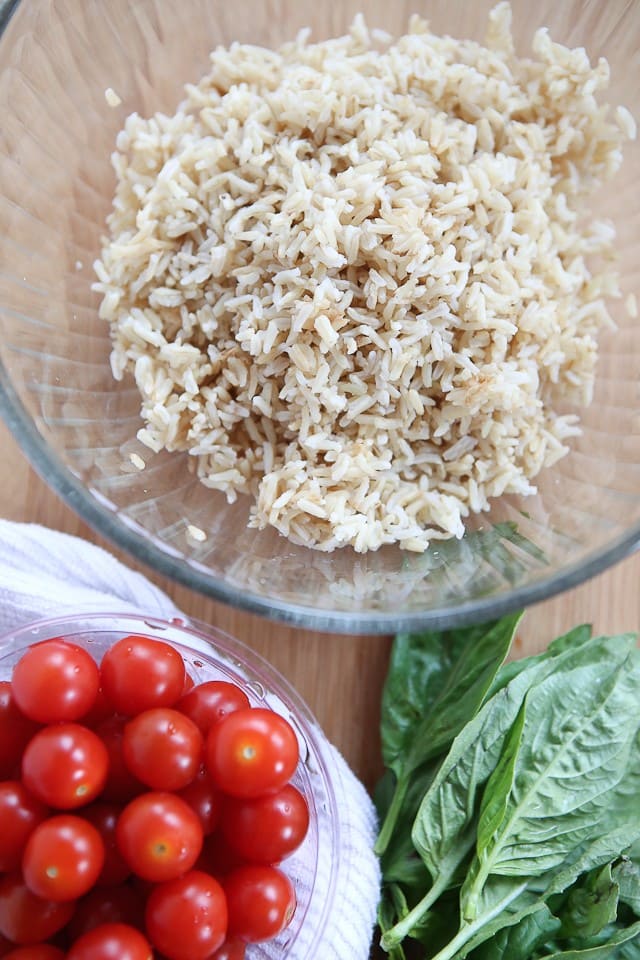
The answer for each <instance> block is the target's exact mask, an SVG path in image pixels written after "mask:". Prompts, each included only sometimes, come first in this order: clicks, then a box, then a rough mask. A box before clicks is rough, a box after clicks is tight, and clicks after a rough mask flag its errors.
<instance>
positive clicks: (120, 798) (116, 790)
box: [96, 716, 144, 803]
mask: <svg viewBox="0 0 640 960" xmlns="http://www.w3.org/2000/svg"><path fill="white" fill-rule="evenodd" d="M127 723H128V720H127V718H126V717H120V716H111V717H109V718H108V719H107V720H103V721H102V723H99V724H98V726H97V727H96V734H97V735H98V736H99V737H100V739H101V740H102V742H103V743H104V745H105V747H106V749H107V754H108V755H109V770H108V773H107V781H106V783H105V785H104V788H103V790H102V798H103V799H104V800H110V801H116V802H119V803H125V802H127V801H129V800H133V798H134V797H137V796H138V794H140V793H142V792H143V791H144V784H142V783H140V781H139V780H138V778H137V777H134V775H133V774H132V773H131V771H130V770H129V769H128V767H127V765H126V764H125V762H124V756H123V754H122V743H123V740H124V728H125V726H126V725H127Z"/></svg>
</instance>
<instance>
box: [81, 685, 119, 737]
mask: <svg viewBox="0 0 640 960" xmlns="http://www.w3.org/2000/svg"><path fill="white" fill-rule="evenodd" d="M114 713H115V710H114V709H113V704H112V703H110V702H109V701H108V700H107V698H106V697H105V695H104V690H103V689H102V687H100V688H99V690H98V693H97V696H96V699H95V700H94V702H93V706H92V707H91V710H89V712H88V713H86V714H85V715H84V717H83V718H82V725H83V726H84V727H90V728H91V729H92V730H95V729H96V727H97V726H99V725H100V724H101V723H104V721H105V720H108V719H109V718H110V717H112V716H113V715H114Z"/></svg>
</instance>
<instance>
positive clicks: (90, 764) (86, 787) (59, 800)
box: [22, 723, 109, 810]
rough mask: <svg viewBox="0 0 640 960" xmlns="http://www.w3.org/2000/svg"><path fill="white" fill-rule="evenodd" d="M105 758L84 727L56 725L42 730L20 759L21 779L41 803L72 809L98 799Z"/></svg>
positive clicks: (97, 740)
mask: <svg viewBox="0 0 640 960" xmlns="http://www.w3.org/2000/svg"><path fill="white" fill-rule="evenodd" d="M108 764H109V756H108V754H107V750H106V747H105V745H104V744H103V742H102V740H100V738H99V737H98V736H96V734H95V733H93V731H92V730H89V729H88V727H82V726H80V724H77V723H60V724H55V725H53V726H50V727H44V728H43V729H42V730H39V731H38V733H36V735H35V737H33V739H32V740H31V741H30V743H29V744H28V746H27V748H26V750H25V751H24V755H23V757H22V779H23V781H24V783H25V786H26V787H27V789H29V790H30V791H31V793H33V794H34V796H36V797H38V798H39V799H40V800H42V801H43V803H47V804H49V806H50V807H55V808H56V809H60V810H72V809H74V808H75V807H81V806H83V805H84V804H86V803H90V802H91V801H92V800H93V799H95V797H97V796H98V794H99V793H100V791H101V790H102V788H103V786H104V784H105V781H106V779H107V769H108Z"/></svg>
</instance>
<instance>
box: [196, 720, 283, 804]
mask: <svg viewBox="0 0 640 960" xmlns="http://www.w3.org/2000/svg"><path fill="white" fill-rule="evenodd" d="M205 763H206V766H207V770H208V771H209V776H210V777H211V779H212V780H213V782H214V783H215V784H216V786H218V787H219V788H220V789H221V790H222V791H223V792H224V793H229V794H231V796H233V797H258V796H260V795H261V794H263V793H270V792H272V791H275V790H279V789H280V788H281V787H284V785H285V783H287V781H288V780H290V779H291V777H292V775H293V773H294V771H295V769H296V766H297V764H298V741H297V739H296V735H295V733H294V732H293V728H292V727H291V724H289V723H288V722H287V721H286V720H285V719H284V717H281V716H280V714H278V713H274V712H273V711H272V710H264V709H262V708H260V707H254V708H253V709H248V710H237V711H235V713H230V714H229V715H228V716H226V717H225V718H224V720H221V721H220V722H219V723H216V724H214V725H213V726H212V727H211V729H210V730H209V733H208V736H207V743H206V751H205Z"/></svg>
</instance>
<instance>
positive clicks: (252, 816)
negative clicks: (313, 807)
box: [220, 783, 309, 864]
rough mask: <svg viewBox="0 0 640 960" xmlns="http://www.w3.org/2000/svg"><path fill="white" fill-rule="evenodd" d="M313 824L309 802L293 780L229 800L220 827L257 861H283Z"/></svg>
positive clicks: (235, 846)
mask: <svg viewBox="0 0 640 960" xmlns="http://www.w3.org/2000/svg"><path fill="white" fill-rule="evenodd" d="M308 827H309V808H308V807H307V802H306V800H305V799H304V797H303V796H302V794H301V793H300V791H299V790H296V788H295V787H294V786H292V784H290V783H288V784H287V785H286V786H284V787H283V788H282V790H279V791H278V792H277V793H268V794H265V795H264V796H262V797H255V798H254V799H250V800H238V799H234V800H229V801H227V802H226V803H225V805H224V810H223V814H222V817H221V820H220V829H221V831H222V833H223V835H224V838H225V840H226V841H227V843H228V844H229V846H230V847H232V849H234V850H236V851H237V852H238V853H239V854H240V856H242V857H244V858H245V859H246V860H251V861H253V862H254V863H266V864H268V863H279V862H280V860H284V858H285V857H288V856H289V854H291V853H293V851H294V850H297V848H298V847H299V846H300V844H301V843H302V841H303V840H304V838H305V836H306V834H307V830H308Z"/></svg>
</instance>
